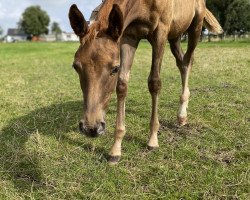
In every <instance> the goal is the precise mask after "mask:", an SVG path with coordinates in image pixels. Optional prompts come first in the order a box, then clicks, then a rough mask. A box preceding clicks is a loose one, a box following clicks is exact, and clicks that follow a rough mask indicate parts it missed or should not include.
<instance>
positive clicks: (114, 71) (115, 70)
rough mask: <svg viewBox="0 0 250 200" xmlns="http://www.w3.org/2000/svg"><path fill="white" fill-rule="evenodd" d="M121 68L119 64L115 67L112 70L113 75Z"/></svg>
mask: <svg viewBox="0 0 250 200" xmlns="http://www.w3.org/2000/svg"><path fill="white" fill-rule="evenodd" d="M119 70H120V66H119V65H118V66H116V67H115V68H114V69H112V70H111V75H114V74H116V73H118V72H119Z"/></svg>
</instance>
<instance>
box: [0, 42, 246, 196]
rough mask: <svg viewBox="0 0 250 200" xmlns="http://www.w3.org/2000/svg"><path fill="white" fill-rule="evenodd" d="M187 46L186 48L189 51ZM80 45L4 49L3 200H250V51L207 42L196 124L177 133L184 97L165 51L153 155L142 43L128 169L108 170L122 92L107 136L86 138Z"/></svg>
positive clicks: (129, 110) (194, 89)
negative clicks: (77, 59)
mask: <svg viewBox="0 0 250 200" xmlns="http://www.w3.org/2000/svg"><path fill="white" fill-rule="evenodd" d="M183 46H184V48H185V47H186V44H183ZM77 47H78V44H77V43H16V44H0V131H1V132H0V199H1V200H2V199H3V200H4V199H6V200H9V199H13V200H17V199H53V200H54V199H249V195H250V185H249V180H250V178H249V169H250V162H249V158H250V157H249V155H250V148H249V147H250V144H249V139H250V137H249V133H250V130H249V121H250V115H249V108H250V105H249V100H250V96H249V94H250V93H249V92H250V91H249V90H250V88H249V80H250V43H249V42H224V43H223V42H219V43H201V44H199V46H198V48H197V50H196V53H195V61H194V66H193V70H192V74H191V77H190V89H191V99H190V105H189V109H188V112H189V124H188V125H187V126H185V127H178V126H177V125H176V113H177V109H178V106H179V96H180V91H181V84H180V75H179V71H178V69H177V67H176V66H175V60H174V58H173V56H172V55H171V53H170V50H169V48H168V45H167V48H166V53H165V56H164V60H163V66H162V73H161V77H162V91H161V95H160V104H159V114H160V121H161V128H160V133H159V143H160V148H159V149H158V150H156V151H153V152H149V151H147V149H146V144H147V140H148V136H149V119H150V111H151V97H150V95H149V92H148V89H147V77H148V74H149V69H150V65H151V48H150V45H149V44H148V43H146V42H142V43H141V44H140V46H139V48H138V50H137V53H136V57H135V60H134V64H133V68H132V72H131V79H130V83H129V95H128V98H127V104H126V128H127V133H126V137H125V139H124V141H123V155H122V159H121V161H120V163H119V164H118V165H116V166H109V165H108V163H107V154H108V152H109V150H110V147H111V145H112V143H113V133H114V125H115V116H116V98H115V94H114V95H113V98H112V100H111V102H110V106H109V111H108V113H107V120H106V122H107V131H106V134H105V135H104V136H102V137H99V138H97V139H90V138H86V137H84V136H82V135H80V134H79V132H78V122H79V120H80V118H81V116H82V92H81V90H80V86H79V80H78V75H77V74H76V73H75V72H74V70H73V69H72V67H71V65H72V61H73V56H74V53H75V51H76V49H77Z"/></svg>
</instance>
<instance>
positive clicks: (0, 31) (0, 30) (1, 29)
mask: <svg viewBox="0 0 250 200" xmlns="http://www.w3.org/2000/svg"><path fill="white" fill-rule="evenodd" d="M2 34H3V28H2V27H1V26H0V36H1V35H2Z"/></svg>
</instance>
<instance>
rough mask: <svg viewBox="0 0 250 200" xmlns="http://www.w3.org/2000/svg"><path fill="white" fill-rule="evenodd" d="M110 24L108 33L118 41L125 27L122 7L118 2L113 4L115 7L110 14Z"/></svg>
mask: <svg viewBox="0 0 250 200" xmlns="http://www.w3.org/2000/svg"><path fill="white" fill-rule="evenodd" d="M108 22H109V25H108V29H107V34H108V35H109V36H111V37H112V38H113V39H114V40H115V41H117V40H118V39H119V38H120V36H121V35H122V29H123V15H122V11H121V9H120V7H119V6H118V5H117V4H114V5H113V8H112V10H111V12H110V14H109V21H108Z"/></svg>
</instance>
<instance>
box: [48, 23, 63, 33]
mask: <svg viewBox="0 0 250 200" xmlns="http://www.w3.org/2000/svg"><path fill="white" fill-rule="evenodd" d="M51 32H52V33H53V34H60V33H61V32H62V30H61V28H60V26H59V24H58V23H57V22H53V23H52V25H51Z"/></svg>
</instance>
